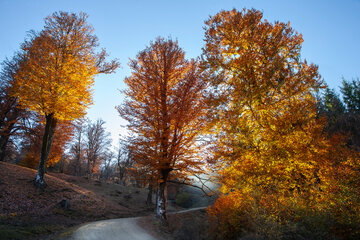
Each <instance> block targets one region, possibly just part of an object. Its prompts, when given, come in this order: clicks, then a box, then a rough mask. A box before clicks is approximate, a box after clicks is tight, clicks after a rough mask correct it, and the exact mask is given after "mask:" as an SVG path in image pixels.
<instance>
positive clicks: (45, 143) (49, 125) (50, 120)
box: [34, 113, 57, 188]
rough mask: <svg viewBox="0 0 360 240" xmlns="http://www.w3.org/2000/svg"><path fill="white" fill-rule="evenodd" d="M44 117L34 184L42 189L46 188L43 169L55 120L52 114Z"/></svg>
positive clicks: (52, 135)
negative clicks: (43, 128) (43, 129)
mask: <svg viewBox="0 0 360 240" xmlns="http://www.w3.org/2000/svg"><path fill="white" fill-rule="evenodd" d="M45 117H46V124H45V131H44V135H43V140H42V145H41V153H40V162H39V167H38V172H37V174H36V178H35V181H34V184H35V186H36V187H39V188H44V187H46V183H45V179H44V175H45V167H46V161H47V159H48V156H49V153H50V148H51V143H52V140H53V137H54V132H55V127H56V122H57V120H56V119H55V118H54V114H53V113H52V114H48V115H46V116H45Z"/></svg>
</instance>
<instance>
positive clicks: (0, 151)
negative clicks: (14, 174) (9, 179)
mask: <svg viewBox="0 0 360 240" xmlns="http://www.w3.org/2000/svg"><path fill="white" fill-rule="evenodd" d="M24 61H26V58H25V57H24V55H23V54H21V53H20V52H18V53H16V54H15V55H14V57H13V58H11V59H6V60H4V61H3V62H2V64H1V65H2V71H1V73H0V161H4V160H5V156H6V155H8V154H6V152H7V147H8V143H9V140H10V139H11V136H14V134H15V133H16V132H18V131H19V130H20V129H22V127H21V126H22V124H21V120H24V119H26V118H27V117H28V115H29V113H28V112H27V111H25V110H24V109H22V108H21V107H19V104H18V98H17V97H15V96H12V95H11V91H12V88H13V86H14V84H15V81H16V79H15V75H16V74H17V72H18V70H19V67H20V65H21V64H22V63H23V62H24Z"/></svg>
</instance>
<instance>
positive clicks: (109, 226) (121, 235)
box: [67, 207, 205, 240]
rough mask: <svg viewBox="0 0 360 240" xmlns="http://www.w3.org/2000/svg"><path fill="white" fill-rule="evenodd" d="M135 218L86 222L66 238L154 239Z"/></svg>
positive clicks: (88, 239) (71, 239)
mask: <svg viewBox="0 0 360 240" xmlns="http://www.w3.org/2000/svg"><path fill="white" fill-rule="evenodd" d="M199 209H205V207H199V208H191V209H188V210H184V211H179V212H173V213H170V214H174V213H182V212H189V211H195V210H199ZM139 218H140V217H136V218H117V219H109V220H103V221H97V222H92V223H87V224H84V225H82V226H80V227H79V228H77V229H76V230H75V231H74V232H73V233H72V234H71V236H70V237H69V238H67V239H68V240H99V239H106V240H112V239H114V240H115V239H116V240H156V238H154V237H153V236H151V235H150V234H149V233H148V232H147V231H146V230H145V229H143V228H142V227H140V226H139V225H138V223H137V220H138V219H139Z"/></svg>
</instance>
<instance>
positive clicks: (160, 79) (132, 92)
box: [117, 38, 205, 221]
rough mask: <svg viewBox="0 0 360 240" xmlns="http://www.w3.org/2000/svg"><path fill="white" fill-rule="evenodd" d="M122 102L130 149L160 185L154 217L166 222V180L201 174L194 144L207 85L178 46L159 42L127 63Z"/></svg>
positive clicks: (200, 121) (196, 65)
mask: <svg viewBox="0 0 360 240" xmlns="http://www.w3.org/2000/svg"><path fill="white" fill-rule="evenodd" d="M129 65H130V68H131V69H132V75H131V76H130V77H128V78H126V79H125V83H126V84H127V86H128V88H127V90H126V91H125V92H124V93H125V95H126V99H125V102H124V104H123V105H121V106H119V107H117V109H118V111H119V113H120V116H121V117H123V118H124V119H126V120H127V121H128V125H127V127H128V129H129V131H130V136H129V137H128V139H127V141H128V142H129V146H130V149H131V151H132V155H133V157H134V160H135V161H136V163H137V164H139V165H140V166H141V165H142V166H147V167H148V168H150V172H152V173H153V174H154V175H155V179H156V181H157V182H158V201H157V203H156V216H157V217H158V218H160V219H161V220H164V221H166V186H167V181H168V180H169V178H170V177H183V178H186V176H187V174H191V173H193V172H199V171H202V169H201V165H202V161H201V159H200V158H199V154H198V153H197V146H196V144H195V141H196V137H197V136H198V134H199V131H200V130H201V129H202V128H203V125H204V123H203V122H202V115H203V112H204V111H203V108H204V102H203V90H204V87H205V83H204V81H203V79H202V77H201V72H200V70H199V64H198V62H197V61H196V60H186V59H185V53H184V51H183V50H182V49H181V48H180V47H179V46H178V43H177V42H176V41H172V40H165V39H162V38H158V39H157V40H156V41H155V42H151V44H150V46H149V47H147V48H146V49H145V50H143V51H141V52H140V53H139V54H138V55H137V56H136V58H135V59H133V60H131V61H130V64H129Z"/></svg>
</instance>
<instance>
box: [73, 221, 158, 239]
mask: <svg viewBox="0 0 360 240" xmlns="http://www.w3.org/2000/svg"><path fill="white" fill-rule="evenodd" d="M137 219H138V218H118V219H110V220H103V221H97V222H92V223H88V224H85V225H83V226H81V227H79V228H78V229H77V230H75V231H74V232H73V233H72V234H71V236H70V237H69V238H68V239H69V240H98V239H108V240H112V239H117V240H122V239H124V240H130V239H131V240H156V238H154V237H152V236H151V235H150V234H148V233H147V232H146V231H145V230H144V229H143V228H141V227H140V226H139V225H138V224H137Z"/></svg>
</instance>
